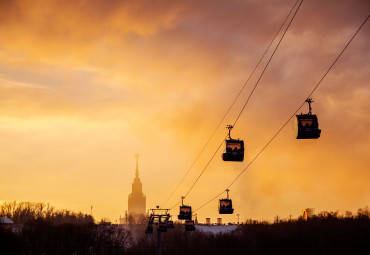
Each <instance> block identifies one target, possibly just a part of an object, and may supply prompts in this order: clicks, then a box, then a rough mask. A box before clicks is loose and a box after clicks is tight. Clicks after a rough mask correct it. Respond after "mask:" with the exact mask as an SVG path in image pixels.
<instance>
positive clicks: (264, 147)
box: [194, 15, 370, 212]
mask: <svg viewBox="0 0 370 255" xmlns="http://www.w3.org/2000/svg"><path fill="white" fill-rule="evenodd" d="M369 17H370V15H368V16H367V18H366V19H365V20H364V22H363V23H362V24H361V26H360V27H359V28H358V29H357V31H356V32H355V34H354V35H353V36H352V37H351V39H350V40H349V41H348V43H347V44H346V45H345V47H344V48H343V50H342V51H341V52H340V54H339V55H338V56H337V57H336V58H335V60H334V61H333V63H332V64H331V65H330V67H329V68H328V70H327V71H326V72H325V73H324V75H323V76H322V78H321V79H320V80H319V82H318V83H317V84H316V86H315V87H314V88H313V89H312V91H311V92H310V93H309V94H308V96H307V97H306V98H309V97H311V96H312V94H313V93H314V92H315V91H316V89H317V88H318V87H319V86H320V84H321V83H322V81H323V80H324V79H325V77H326V75H327V74H328V73H329V71H330V70H331V69H332V68H333V66H334V65H335V63H337V61H338V59H339V58H340V57H341V56H342V54H343V53H344V51H345V50H346V49H347V48H348V46H349V45H350V43H351V42H352V41H353V39H354V38H355V37H356V35H357V34H358V32H359V31H360V30H361V28H362V27H363V26H364V25H365V23H366V22H367V20H368V19H369ZM305 102H306V101H304V102H303V103H302V104H301V105H300V106H299V107H298V109H297V110H296V111H295V112H294V113H293V114H292V115H291V116H290V117H289V118H288V120H287V121H286V122H285V123H284V124H283V126H282V127H281V128H280V129H279V130H278V131H277V132H276V134H275V135H274V136H273V137H272V138H271V139H270V140H269V141H268V142H267V144H266V145H265V146H263V148H262V149H261V150H260V152H259V153H257V155H256V156H255V157H254V158H253V160H252V161H251V162H250V163H249V164H248V165H247V166H246V167H245V168H244V169H243V170H242V171H241V172H240V173H239V175H238V176H237V177H236V178H235V179H234V180H233V181H232V182H231V183H230V185H229V186H227V189H228V188H230V187H231V186H232V185H233V184H234V183H235V182H236V180H238V179H239V177H240V176H241V175H242V174H243V173H244V172H245V171H246V170H247V169H248V168H249V166H250V165H251V164H252V163H253V162H254V161H255V160H256V159H257V158H258V156H259V155H260V154H261V153H262V152H263V151H264V150H265V149H266V148H267V146H268V145H269V144H270V143H271V142H272V141H273V140H274V139H275V138H276V136H277V135H278V134H279V133H280V132H281V131H282V130H283V128H284V127H285V126H286V125H287V124H288V123H289V121H290V120H291V119H292V118H293V117H294V116H295V115H296V114H297V112H298V111H299V110H300V109H301V108H302V106H303V105H304V104H305ZM223 192H224V191H222V192H221V193H220V194H218V195H217V196H215V197H213V198H212V199H211V200H209V201H208V202H206V203H205V204H203V205H202V206H200V207H199V208H197V209H196V210H194V212H195V211H198V210H199V209H201V208H203V207H204V206H206V205H207V204H209V203H210V202H211V201H213V200H214V199H216V198H217V197H219V196H220V195H221V194H222V193H223Z"/></svg>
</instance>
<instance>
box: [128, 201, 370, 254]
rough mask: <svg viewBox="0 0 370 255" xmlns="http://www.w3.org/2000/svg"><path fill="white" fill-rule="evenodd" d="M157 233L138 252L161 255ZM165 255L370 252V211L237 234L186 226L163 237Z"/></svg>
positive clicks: (247, 227)
mask: <svg viewBox="0 0 370 255" xmlns="http://www.w3.org/2000/svg"><path fill="white" fill-rule="evenodd" d="M156 237H157V233H156V232H154V233H153V235H152V236H151V237H148V236H145V237H143V238H141V239H140V240H138V242H136V243H135V245H134V246H133V247H131V249H130V252H132V254H155V248H156ZM162 240H163V241H162V254H163V255H172V254H176V255H198V254H199V255H207V254H212V255H218V254H220V255H221V254H227V255H231V254H232V255H234V254H237V255H238V254H370V213H369V209H368V208H367V207H366V208H363V209H359V210H358V212H357V214H353V213H351V212H349V211H347V212H345V214H344V215H342V214H340V213H339V211H335V212H326V211H325V212H320V213H319V214H317V215H311V216H310V217H309V218H308V220H307V221H304V220H303V218H302V217H299V218H298V219H294V220H293V219H283V220H281V219H279V220H277V219H276V218H275V221H274V223H269V222H266V221H256V220H247V221H246V222H245V223H243V225H240V226H239V227H238V228H237V229H236V230H235V231H233V232H229V233H220V234H211V233H204V232H200V231H194V232H184V226H183V225H176V227H175V228H174V229H171V230H168V232H167V233H164V234H162Z"/></svg>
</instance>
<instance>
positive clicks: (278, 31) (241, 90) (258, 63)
mask: <svg viewBox="0 0 370 255" xmlns="http://www.w3.org/2000/svg"><path fill="white" fill-rule="evenodd" d="M298 1H299V0H297V1H296V2H295V4H294V6H293V7H292V8H291V9H290V11H289V13H288V15H287V16H286V18H285V19H284V22H283V23H282V24H281V25H280V27H279V29H278V30H277V32H276V33H275V35H274V37H273V39H272V40H271V42H270V43H269V45H268V46H267V48H266V50H265V52H264V53H263V54H262V56H261V57H260V59H259V60H258V62H257V64H256V66H255V67H254V69H253V71H252V72H251V74H250V75H249V77H248V79H247V80H246V82H245V83H244V84H243V86H242V87H241V89H240V90H239V93H238V94H237V96H236V97H235V99H234V101H233V102H232V103H231V105H230V106H229V108H228V109H227V111H226V112H225V114H224V116H223V117H222V118H221V120H220V122H219V123H218V125H217V127H216V128H215V130H214V131H213V133H212V134H211V136H210V137H209V138H208V141H207V142H206V144H205V145H204V147H203V148H202V150H201V151H200V152H199V154H198V156H197V157H196V158H195V160H194V161H193V163H192V164H191V166H190V167H189V169H188V170H187V171H186V173H185V175H184V176H183V177H182V179H181V180H180V182H179V183H178V184H177V185H176V187H175V188H174V189H173V191H172V192H171V194H170V195H169V196H168V198H167V199H166V201H165V202H164V204H163V206H165V205H166V204H167V202H168V201H169V200H170V199H171V197H172V196H173V195H174V193H175V192H176V190H177V189H178V188H179V187H180V185H181V183H182V182H183V181H184V180H185V178H186V176H187V175H188V173H189V172H190V170H191V169H192V168H193V167H194V165H195V163H196V162H197V161H198V159H199V158H200V156H201V155H202V154H203V152H204V150H205V149H206V147H207V146H208V144H209V143H210V141H211V140H212V138H213V137H214V135H215V134H216V131H217V130H218V128H219V127H220V126H221V124H222V122H223V121H224V120H225V118H226V116H227V115H228V114H229V112H230V110H231V108H232V107H233V106H234V104H235V103H236V101H237V100H238V98H239V97H240V95H241V93H242V92H243V90H244V89H245V87H246V86H247V84H248V82H249V80H250V79H251V78H252V76H253V74H254V73H255V71H256V70H257V68H258V66H259V65H260V63H261V61H262V59H263V58H264V57H265V55H266V53H267V52H268V50H269V49H270V48H271V45H272V43H273V42H274V41H275V39H276V37H277V36H278V34H279V33H280V31H281V29H282V28H283V26H284V24H285V23H286V21H287V20H288V18H289V16H290V14H291V13H292V11H293V10H294V8H295V7H296V5H297V3H298ZM270 60H271V59H270ZM255 87H256V86H255ZM255 87H254V88H255ZM253 91H254V89H253ZM249 98H250V96H249ZM249 98H248V100H249ZM245 106H246V104H245V105H244V107H243V108H245ZM235 123H236V122H235Z"/></svg>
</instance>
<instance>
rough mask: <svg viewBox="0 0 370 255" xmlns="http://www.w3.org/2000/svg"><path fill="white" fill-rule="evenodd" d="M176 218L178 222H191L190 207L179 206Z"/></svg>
mask: <svg viewBox="0 0 370 255" xmlns="http://www.w3.org/2000/svg"><path fill="white" fill-rule="evenodd" d="M177 217H178V219H179V220H191V206H188V205H181V206H180V213H179V215H178V216H177Z"/></svg>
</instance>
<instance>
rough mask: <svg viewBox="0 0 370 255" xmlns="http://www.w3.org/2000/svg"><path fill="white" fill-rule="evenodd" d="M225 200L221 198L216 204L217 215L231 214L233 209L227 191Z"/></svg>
mask: <svg viewBox="0 0 370 255" xmlns="http://www.w3.org/2000/svg"><path fill="white" fill-rule="evenodd" d="M226 192H227V198H222V199H220V200H219V202H218V212H219V214H233V213H234V208H233V203H232V201H231V199H229V189H227V190H226Z"/></svg>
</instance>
